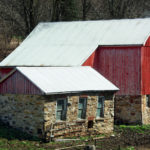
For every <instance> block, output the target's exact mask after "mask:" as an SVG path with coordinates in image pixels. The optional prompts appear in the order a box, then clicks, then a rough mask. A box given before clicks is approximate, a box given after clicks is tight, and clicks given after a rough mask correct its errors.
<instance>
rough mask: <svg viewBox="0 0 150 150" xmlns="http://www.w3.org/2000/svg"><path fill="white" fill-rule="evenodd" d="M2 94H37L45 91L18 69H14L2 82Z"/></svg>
mask: <svg viewBox="0 0 150 150" xmlns="http://www.w3.org/2000/svg"><path fill="white" fill-rule="evenodd" d="M0 94H35V95H41V94H43V92H42V91H41V90H40V89H39V88H38V87H37V86H35V85H34V84H33V83H32V82H31V81H30V80H29V79H28V78H27V77H25V76H24V75H23V74H22V73H21V72H19V71H18V70H15V71H13V72H12V73H11V74H10V75H9V76H7V78H4V80H2V81H1V83H0Z"/></svg>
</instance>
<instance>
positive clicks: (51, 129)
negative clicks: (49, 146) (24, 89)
mask: <svg viewBox="0 0 150 150" xmlns="http://www.w3.org/2000/svg"><path fill="white" fill-rule="evenodd" d="M101 94H102V93H101ZM99 95H100V94H99V93H96V94H95V93H88V94H87V93H86V95H83V94H73V95H70V94H68V95H54V96H37V95H13V94H5V95H0V119H1V120H2V121H3V122H5V123H8V124H9V125H10V126H12V127H14V128H18V129H21V130H22V131H24V132H27V133H29V134H31V135H34V136H38V137H40V138H44V139H47V140H49V139H50V138H51V137H54V138H57V137H65V136H67V137H68V136H78V135H80V136H81V135H91V134H100V133H110V132H112V131H113V124H114V101H113V94H112V93H107V94H106V93H103V94H102V95H104V96H105V99H106V100H105V103H104V118H96V110H97V102H98V96H99ZM62 96H63V97H65V98H67V99H68V103H69V105H68V107H67V118H66V120H65V121H57V120H56V102H57V98H61V97H62ZM79 96H85V97H87V110H86V119H82V120H79V119H78V117H77V116H78V115H77V114H78V101H79Z"/></svg>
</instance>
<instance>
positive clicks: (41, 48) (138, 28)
mask: <svg viewBox="0 0 150 150" xmlns="http://www.w3.org/2000/svg"><path fill="white" fill-rule="evenodd" d="M149 35H150V18H145V19H121V20H101V21H75V22H51V23H40V24H39V25H38V26H37V27H36V28H35V29H34V30H33V31H32V32H31V34H30V35H29V36H28V37H27V38H26V39H25V40H24V41H23V43H22V44H21V45H20V46H19V47H18V48H17V49H16V50H15V51H14V52H12V53H11V54H10V55H9V56H8V57H7V58H6V59H4V60H3V61H2V62H1V64H0V65H1V66H79V65H82V64H83V63H84V61H85V60H86V59H87V58H88V57H89V56H90V55H91V54H92V53H93V52H94V51H95V49H96V48H97V47H98V46H99V45H143V44H144V43H145V42H146V40H147V38H148V37H149Z"/></svg>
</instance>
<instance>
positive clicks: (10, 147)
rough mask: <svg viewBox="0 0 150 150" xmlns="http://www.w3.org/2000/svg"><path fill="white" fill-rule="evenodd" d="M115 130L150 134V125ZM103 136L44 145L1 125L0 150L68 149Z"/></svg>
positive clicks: (121, 126)
mask: <svg viewBox="0 0 150 150" xmlns="http://www.w3.org/2000/svg"><path fill="white" fill-rule="evenodd" d="M115 129H117V130H118V132H123V131H126V130H130V131H132V132H137V133H150V125H143V126H139V125H137V126H126V125H120V126H115ZM101 136H103V137H105V136H106V135H96V136H85V137H73V138H79V139H80V140H79V141H76V142H70V143H69V142H66V143H65V142H51V143H43V142H42V141H41V140H40V139H38V138H36V137H31V136H30V135H28V134H25V133H22V132H20V131H18V130H15V129H12V128H10V127H7V126H4V125H1V124H0V150H49V149H50V150H53V149H56V148H60V147H61V148H62V147H68V146H71V145H81V144H83V143H85V144H89V142H85V141H86V140H90V138H95V137H101ZM97 144H98V143H97ZM121 150H134V147H128V148H122V149H121Z"/></svg>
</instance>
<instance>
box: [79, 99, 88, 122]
mask: <svg viewBox="0 0 150 150" xmlns="http://www.w3.org/2000/svg"><path fill="white" fill-rule="evenodd" d="M86 105H87V99H86V98H80V99H79V104H78V118H80V119H85V118H86Z"/></svg>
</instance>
